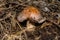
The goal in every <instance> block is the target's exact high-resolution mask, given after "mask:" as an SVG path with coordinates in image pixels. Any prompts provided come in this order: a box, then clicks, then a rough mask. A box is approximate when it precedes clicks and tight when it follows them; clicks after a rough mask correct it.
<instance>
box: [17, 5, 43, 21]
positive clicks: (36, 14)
mask: <svg viewBox="0 0 60 40" xmlns="http://www.w3.org/2000/svg"><path fill="white" fill-rule="evenodd" d="M27 19H29V20H31V21H32V20H33V21H36V22H39V21H40V20H41V19H42V16H41V12H40V11H39V10H38V9H37V8H36V7H33V6H28V7H26V8H24V10H23V11H22V12H21V13H20V14H19V15H18V17H17V20H18V21H19V22H23V21H24V20H27Z"/></svg>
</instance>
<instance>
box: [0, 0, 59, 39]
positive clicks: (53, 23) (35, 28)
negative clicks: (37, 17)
mask: <svg viewBox="0 0 60 40" xmlns="http://www.w3.org/2000/svg"><path fill="white" fill-rule="evenodd" d="M27 6H34V7H36V8H38V9H39V10H41V14H42V16H43V17H45V18H46V20H45V21H44V22H43V23H40V24H39V23H31V22H29V21H27V20H26V21H24V22H21V23H20V22H19V21H18V20H17V16H18V14H19V13H20V12H21V11H22V10H23V9H24V8H25V7H27ZM27 27H28V28H27ZM29 27H32V28H29ZM0 40H60V0H0Z"/></svg>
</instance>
